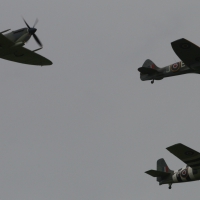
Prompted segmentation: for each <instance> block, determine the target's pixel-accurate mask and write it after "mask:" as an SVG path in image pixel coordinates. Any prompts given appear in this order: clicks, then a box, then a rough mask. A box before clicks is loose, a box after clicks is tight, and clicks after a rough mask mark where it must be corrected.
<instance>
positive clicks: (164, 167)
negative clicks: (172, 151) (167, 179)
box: [157, 158, 172, 182]
mask: <svg viewBox="0 0 200 200" xmlns="http://www.w3.org/2000/svg"><path fill="white" fill-rule="evenodd" d="M157 170H158V171H161V172H165V173H169V174H170V173H171V172H172V170H170V169H169V167H168V166H167V163H166V162H165V160H164V159H163V158H160V159H159V160H157ZM162 180H163V177H162V176H160V177H157V181H158V182H160V181H162Z"/></svg>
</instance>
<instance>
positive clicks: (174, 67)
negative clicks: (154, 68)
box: [170, 62, 181, 72]
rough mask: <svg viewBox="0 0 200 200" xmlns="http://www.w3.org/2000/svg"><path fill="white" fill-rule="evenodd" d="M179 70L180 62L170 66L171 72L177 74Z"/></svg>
mask: <svg viewBox="0 0 200 200" xmlns="http://www.w3.org/2000/svg"><path fill="white" fill-rule="evenodd" d="M180 68H181V64H180V62H177V63H174V64H172V65H171V66H170V69H171V71H172V72H177V71H178V70H179V69H180Z"/></svg>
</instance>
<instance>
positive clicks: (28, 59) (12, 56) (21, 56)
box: [0, 47, 52, 66]
mask: <svg viewBox="0 0 200 200" xmlns="http://www.w3.org/2000/svg"><path fill="white" fill-rule="evenodd" d="M0 58H3V59H5V60H10V61H13V62H18V63H23V64H29V65H40V66H44V65H52V62H51V61H50V60H48V59H47V58H45V57H43V56H41V55H39V54H37V53H35V52H33V51H30V50H28V49H26V48H24V47H18V48H15V49H13V50H12V49H11V50H10V51H9V52H8V53H6V54H3V55H0Z"/></svg>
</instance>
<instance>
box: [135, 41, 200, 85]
mask: <svg viewBox="0 0 200 200" xmlns="http://www.w3.org/2000/svg"><path fill="white" fill-rule="evenodd" d="M171 46H172V48H173V50H174V52H175V53H176V55H177V56H178V57H179V58H180V59H181V61H180V62H176V63H174V64H171V65H168V66H166V67H163V68H159V67H157V66H156V65H155V64H154V63H153V62H152V61H151V60H149V59H147V60H146V61H145V62H144V64H143V66H142V67H140V68H138V71H139V72H140V79H141V80H142V81H146V80H151V83H152V84H153V83H154V80H162V79H163V78H166V77H170V76H177V75H181V74H188V73H196V74H200V47H198V46H197V45H195V44H193V43H192V42H190V41H188V40H186V39H184V38H182V39H179V40H176V41H174V42H172V43H171Z"/></svg>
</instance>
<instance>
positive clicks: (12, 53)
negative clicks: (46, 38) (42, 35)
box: [0, 19, 52, 66]
mask: <svg viewBox="0 0 200 200" xmlns="http://www.w3.org/2000/svg"><path fill="white" fill-rule="evenodd" d="M23 20H24V19H23ZM24 22H25V24H26V26H27V28H21V29H18V30H15V31H12V32H10V33H7V34H5V35H3V33H5V32H7V31H10V29H8V30H5V31H2V32H0V58H3V59H5V60H10V61H14V62H18V63H23V64H29V65H40V66H43V65H52V62H51V61H50V60H48V59H47V58H45V57H43V56H41V55H39V54H37V53H35V52H36V51H38V50H40V49H42V43H41V41H40V40H39V38H38V37H37V36H36V34H35V32H36V31H37V29H36V28H35V25H36V24H37V23H38V20H37V19H36V21H35V23H34V25H33V27H32V28H31V27H30V26H29V25H28V23H27V22H26V21H25V20H24ZM31 36H33V38H34V39H35V41H36V42H37V44H38V45H39V46H40V48H38V49H35V50H33V51H31V50H29V49H26V48H24V47H23V46H24V45H25V43H26V42H27V41H28V40H29V39H30V38H31Z"/></svg>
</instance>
